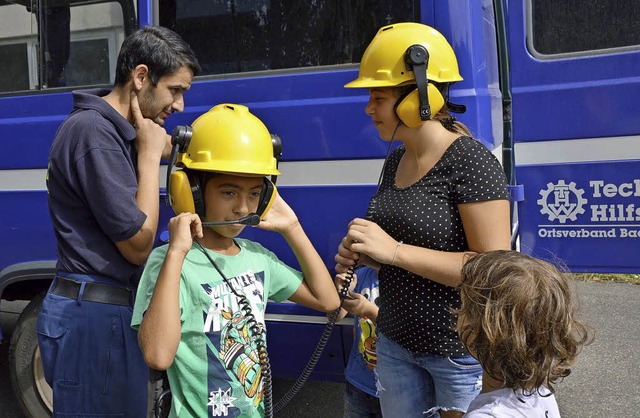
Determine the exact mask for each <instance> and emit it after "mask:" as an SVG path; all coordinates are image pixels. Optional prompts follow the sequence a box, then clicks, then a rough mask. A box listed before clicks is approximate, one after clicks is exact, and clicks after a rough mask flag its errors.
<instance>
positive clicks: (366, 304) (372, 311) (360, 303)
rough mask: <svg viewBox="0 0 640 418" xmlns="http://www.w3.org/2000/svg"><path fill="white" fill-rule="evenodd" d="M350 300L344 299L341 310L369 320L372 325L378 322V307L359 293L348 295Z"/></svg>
mask: <svg viewBox="0 0 640 418" xmlns="http://www.w3.org/2000/svg"><path fill="white" fill-rule="evenodd" d="M349 295H350V296H351V298H349V297H346V298H344V302H343V303H342V310H343V311H344V310H346V311H348V312H349V313H350V314H351V315H357V316H359V317H361V318H369V319H370V320H371V321H372V322H373V323H374V324H375V323H376V322H377V321H378V307H377V306H376V304H375V303H373V302H371V301H369V300H368V299H367V298H366V297H365V296H364V295H361V294H360V293H350V294H349Z"/></svg>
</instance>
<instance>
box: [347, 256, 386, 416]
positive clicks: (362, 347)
mask: <svg viewBox="0 0 640 418" xmlns="http://www.w3.org/2000/svg"><path fill="white" fill-rule="evenodd" d="M344 280H345V274H338V275H337V276H336V288H337V289H338V291H340V289H342V287H343V286H344ZM349 287H350V291H349V293H348V294H347V296H346V297H345V299H344V302H343V303H342V309H341V310H340V314H339V315H338V320H340V319H342V318H344V317H345V315H346V314H347V312H348V313H350V314H352V315H353V316H354V318H353V321H354V322H353V328H354V339H353V345H352V347H351V353H350V354H349V362H348V363H347V368H346V369H345V371H344V374H345V379H346V382H345V393H344V418H381V417H382V410H381V408H380V399H379V398H378V394H377V388H376V377H375V374H374V369H375V366H376V359H377V357H376V340H377V335H376V320H377V319H378V303H379V293H380V292H379V290H378V272H377V270H375V269H373V268H371V267H368V266H364V267H362V268H360V269H358V270H357V276H356V274H354V275H353V280H352V281H351V285H350V286H349Z"/></svg>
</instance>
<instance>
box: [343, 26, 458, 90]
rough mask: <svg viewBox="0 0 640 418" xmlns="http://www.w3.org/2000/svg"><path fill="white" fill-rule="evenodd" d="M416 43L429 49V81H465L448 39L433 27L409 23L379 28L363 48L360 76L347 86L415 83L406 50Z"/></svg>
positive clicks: (393, 85)
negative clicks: (407, 62)
mask: <svg viewBox="0 0 640 418" xmlns="http://www.w3.org/2000/svg"><path fill="white" fill-rule="evenodd" d="M413 45H422V46H423V47H424V48H426V50H427V51H428V54H429V63H428V67H427V80H428V81H434V82H437V83H450V82H454V81H461V80H462V77H461V76H460V73H459V71H458V61H457V59H456V55H455V53H454V52H453V49H452V48H451V45H449V42H447V40H446V38H445V37H444V36H443V35H442V34H441V33H440V32H438V31H437V30H435V29H434V28H432V27H430V26H427V25H423V24H421V23H414V22H406V23H396V24H393V25H388V26H384V27H382V28H380V30H379V31H378V33H377V34H376V36H375V37H374V38H373V40H372V41H371V43H370V44H369V46H368V47H367V49H366V50H365V51H364V54H363V56H362V60H361V61H360V71H359V73H358V78H357V79H355V80H353V81H351V82H350V83H347V84H345V87H347V88H374V87H396V86H401V85H404V84H412V83H416V80H415V76H414V74H413V71H410V69H409V70H408V69H407V64H406V60H405V52H406V51H407V50H408V49H409V48H410V47H411V46H413Z"/></svg>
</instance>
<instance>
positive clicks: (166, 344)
mask: <svg viewBox="0 0 640 418" xmlns="http://www.w3.org/2000/svg"><path fill="white" fill-rule="evenodd" d="M192 129H193V134H192V138H191V140H190V142H189V145H188V148H187V150H186V152H185V153H183V154H182V155H181V156H180V157H179V159H178V162H179V164H181V165H182V166H183V167H184V170H179V171H176V172H175V173H173V174H172V179H171V183H170V186H171V196H172V197H173V201H174V202H173V208H174V210H175V211H176V213H179V214H178V215H177V216H176V217H174V218H172V219H171V221H170V222H169V234H170V241H169V244H168V245H165V246H162V247H159V248H157V249H156V250H154V251H153V252H152V254H151V256H150V258H149V261H148V263H147V266H146V268H145V270H144V273H143V275H142V279H141V282H140V286H139V292H138V296H137V298H136V303H135V307H134V313H133V321H132V326H133V327H134V328H139V338H138V341H139V344H140V347H141V349H142V352H143V355H144V359H145V361H146V363H147V364H148V365H149V366H150V367H151V368H154V369H157V370H165V369H167V376H168V378H169V384H170V386H171V391H172V407H171V412H170V416H171V417H177V416H180V417H204V416H220V415H224V416H226V415H229V416H242V417H248V416H262V415H264V405H263V403H262V402H261V401H262V396H263V391H264V388H263V385H262V369H261V367H260V352H259V349H260V347H261V346H263V345H264V343H265V336H264V329H265V324H264V311H265V308H266V303H267V299H272V300H275V301H282V300H285V299H289V300H291V301H293V302H296V303H300V304H303V305H305V306H308V307H311V308H314V309H318V310H323V311H326V312H329V311H332V310H335V309H337V308H338V305H339V298H338V295H337V293H336V291H335V288H334V287H333V283H332V280H331V276H330V275H329V272H328V271H327V268H326V266H325V265H324V262H323V261H322V259H321V258H320V256H319V255H318V253H317V252H316V250H315V249H314V247H313V245H312V244H311V242H310V241H309V239H308V237H307V235H306V234H305V232H304V230H303V229H302V226H301V225H300V223H299V222H298V219H297V217H296V215H295V213H294V212H293V210H291V208H290V207H289V206H288V205H287V204H286V203H285V202H284V200H283V199H282V198H281V197H280V196H277V195H276V193H275V191H274V190H273V189H274V186H273V184H272V183H271V182H270V181H269V180H268V179H267V178H266V177H265V176H269V175H279V174H280V172H279V171H278V170H277V168H276V164H277V161H276V158H275V157H274V145H273V144H272V139H271V135H270V134H269V132H268V130H267V128H266V127H265V126H264V124H263V123H262V122H261V121H260V120H259V119H258V118H256V117H255V116H254V115H252V114H251V113H250V112H249V110H248V109H247V108H246V107H245V106H241V105H232V104H223V105H218V106H215V107H214V108H212V109H211V110H210V111H209V112H207V113H206V114H204V115H202V116H200V117H199V118H198V119H197V120H196V121H195V122H194V123H193V128H192ZM183 186H184V187H183ZM273 196H275V199H274V202H273V205H272V208H271V209H270V210H269V212H268V214H266V215H265V212H266V211H267V210H268V206H269V202H270V200H271V199H272V197H273ZM185 201H186V204H185ZM185 208H187V209H189V212H187V211H184V209H185ZM194 210H195V212H196V213H190V212H191V211H194ZM256 212H257V215H258V216H261V217H263V218H262V220H260V221H259V225H258V227H259V228H261V229H265V230H270V231H276V232H279V233H281V234H282V235H283V237H284V238H285V239H286V240H287V242H288V244H289V245H290V247H291V249H292V250H293V252H294V253H295V255H296V257H297V259H298V262H299V263H300V266H301V269H302V272H298V271H296V270H294V269H292V268H291V267H289V266H287V265H285V264H284V263H283V262H281V261H280V260H279V259H278V258H277V257H276V256H275V255H274V254H273V253H271V252H269V251H268V250H266V249H265V248H264V247H262V246H261V245H260V244H258V243H255V242H252V241H249V240H245V239H240V238H236V237H237V235H238V234H240V232H242V230H243V229H244V227H245V225H244V224H242V223H241V222H244V220H246V219H251V218H252V217H253V216H255V215H254V214H255V213H256ZM203 221H206V222H204V223H203ZM207 222H208V223H207ZM205 226H208V227H206V228H204V227H205ZM192 237H194V238H193V241H196V242H195V243H194V242H192Z"/></svg>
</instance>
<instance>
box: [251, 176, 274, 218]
mask: <svg viewBox="0 0 640 418" xmlns="http://www.w3.org/2000/svg"><path fill="white" fill-rule="evenodd" d="M277 195H278V189H277V188H276V185H275V184H274V183H273V182H272V181H271V180H269V179H268V178H266V177H265V178H264V184H263V186H262V191H261V192H260V200H259V202H258V208H257V209H256V215H258V216H259V217H260V218H262V217H264V215H265V214H266V213H267V212H268V211H269V209H271V205H273V201H274V200H276V196H277Z"/></svg>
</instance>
